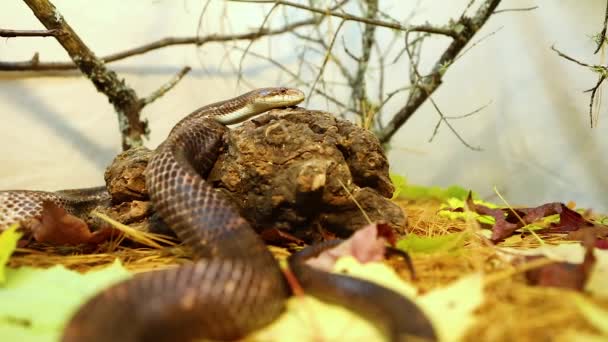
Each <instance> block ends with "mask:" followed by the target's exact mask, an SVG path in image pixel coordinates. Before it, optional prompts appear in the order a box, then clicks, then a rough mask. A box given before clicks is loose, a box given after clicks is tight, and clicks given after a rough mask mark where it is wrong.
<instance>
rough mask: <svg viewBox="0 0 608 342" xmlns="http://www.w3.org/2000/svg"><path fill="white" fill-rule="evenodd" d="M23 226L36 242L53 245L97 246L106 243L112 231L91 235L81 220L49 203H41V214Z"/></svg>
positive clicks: (110, 229) (107, 229) (100, 231)
mask: <svg viewBox="0 0 608 342" xmlns="http://www.w3.org/2000/svg"><path fill="white" fill-rule="evenodd" d="M24 225H25V226H26V228H29V229H30V230H31V232H32V234H33V236H34V239H35V240H36V241H38V242H44V243H49V244H53V245H79V244H83V243H90V244H99V243H101V242H103V241H106V240H107V239H108V238H109V237H110V236H111V235H112V234H113V231H114V230H113V229H112V228H105V229H100V230H98V231H96V232H94V233H91V231H90V230H89V227H88V226H87V224H86V223H85V222H84V221H83V220H81V219H80V218H78V217H76V216H74V215H72V214H69V213H68V212H66V211H65V209H63V208H61V207H59V206H57V205H56V204H55V203H53V202H51V201H45V202H44V203H42V214H41V215H40V217H39V218H35V219H32V220H30V221H28V222H26V223H24Z"/></svg>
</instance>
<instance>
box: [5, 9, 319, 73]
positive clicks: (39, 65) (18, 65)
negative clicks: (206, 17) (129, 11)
mask: <svg viewBox="0 0 608 342" xmlns="http://www.w3.org/2000/svg"><path fill="white" fill-rule="evenodd" d="M318 21H319V19H315V18H313V19H308V20H302V21H298V22H295V23H292V24H289V25H285V26H283V27H280V28H277V29H262V30H257V31H255V32H247V33H239V34H228V35H218V34H211V35H208V36H196V37H167V38H163V39H159V40H157V41H154V42H151V43H148V44H144V45H141V46H137V47H134V48H131V49H128V50H125V51H121V52H117V53H113V54H110V55H107V56H105V57H101V58H99V59H100V60H101V61H102V62H104V63H110V62H115V61H118V60H122V59H126V58H129V57H133V56H137V55H141V54H144V53H147V52H150V51H153V50H158V49H162V48H166V47H170V46H177V45H196V46H201V45H203V44H206V43H221V42H229V41H235V40H256V39H259V38H262V37H266V36H273V35H279V34H282V33H286V32H289V31H292V30H294V29H296V28H299V27H303V26H308V25H314V24H316V23H318ZM75 69H78V67H77V66H76V64H74V63H72V62H46V63H44V62H39V61H38V60H29V61H22V62H0V71H59V70H75Z"/></svg>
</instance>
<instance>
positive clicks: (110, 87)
mask: <svg viewBox="0 0 608 342" xmlns="http://www.w3.org/2000/svg"><path fill="white" fill-rule="evenodd" d="M23 1H24V2H25V3H26V4H27V5H28V6H29V7H30V9H31V10H32V12H33V13H34V15H35V16H36V17H37V18H38V20H39V21H40V22H41V23H42V25H44V26H45V27H46V28H47V29H48V30H59V31H61V32H63V33H64V34H61V35H57V36H55V39H57V41H58V42H59V44H61V46H63V48H64V49H65V50H66V51H67V53H68V55H69V56H70V58H71V59H72V61H73V62H74V64H75V65H76V66H77V67H78V69H80V71H82V73H84V74H85V75H86V76H87V77H88V78H89V79H90V80H91V82H93V84H94V85H95V88H97V90H98V91H99V92H101V93H103V94H105V95H106V96H107V97H108V100H109V101H110V103H111V104H112V105H113V106H114V109H115V110H116V113H117V114H118V123H119V126H120V130H121V133H122V147H123V149H128V148H131V147H135V146H140V145H143V138H142V137H143V136H145V135H147V133H148V125H147V122H146V121H142V120H141V119H140V112H141V110H142V108H143V107H144V106H145V105H146V104H147V103H149V102H146V100H143V101H142V100H140V99H139V98H138V97H137V94H136V93H135V91H134V90H133V89H131V88H130V87H129V86H127V84H126V83H125V82H124V80H121V79H119V78H118V76H117V75H116V73H114V72H113V71H111V70H108V69H107V68H106V66H105V65H104V63H103V61H101V60H100V59H98V58H97V57H96V56H95V54H94V53H93V51H91V50H90V49H89V48H88V47H87V46H86V44H85V43H84V42H83V41H82V40H81V39H80V37H78V35H77V34H76V32H74V30H73V29H72V28H71V27H70V25H69V24H68V23H67V22H66V21H65V20H64V18H63V16H62V15H61V14H60V13H59V12H58V11H57V9H56V8H55V6H53V4H52V3H51V2H49V1H48V0H23ZM33 62H35V59H33Z"/></svg>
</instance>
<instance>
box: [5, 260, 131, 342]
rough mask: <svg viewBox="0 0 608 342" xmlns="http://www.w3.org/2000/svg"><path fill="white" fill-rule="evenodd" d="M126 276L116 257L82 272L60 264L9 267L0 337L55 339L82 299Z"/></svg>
mask: <svg viewBox="0 0 608 342" xmlns="http://www.w3.org/2000/svg"><path fill="white" fill-rule="evenodd" d="M129 276H130V274H129V272H128V271H127V270H126V269H124V268H123V267H122V265H121V263H120V262H119V261H118V260H117V261H115V262H114V264H112V265H111V266H109V267H106V268H103V269H101V270H98V271H90V272H87V273H85V274H81V273H78V272H75V271H70V270H68V269H66V268H64V267H63V266H54V267H51V268H48V269H36V268H31V267H21V268H18V269H10V268H9V269H7V272H6V279H7V281H6V284H5V286H4V287H3V288H2V289H1V290H0V303H2V305H0V336H2V340H3V341H40V342H44V341H49V342H51V341H53V342H54V341H58V340H59V336H60V335H61V332H62V330H63V326H64V325H65V323H66V322H67V320H68V319H69V318H70V317H71V315H72V314H73V312H74V311H75V310H76V309H77V308H78V307H79V306H80V305H81V304H83V303H84V301H85V300H87V299H88V298H89V297H91V296H92V295H94V294H95V293H97V292H99V291H100V290H101V289H103V288H105V287H107V286H109V285H111V284H113V283H115V282H117V281H120V280H122V279H125V278H127V277H129Z"/></svg>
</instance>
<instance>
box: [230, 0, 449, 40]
mask: <svg viewBox="0 0 608 342" xmlns="http://www.w3.org/2000/svg"><path fill="white" fill-rule="evenodd" d="M228 1H232V2H249V3H269V4H274V5H275V6H276V5H284V6H289V7H294V8H299V9H303V10H306V11H309V12H313V13H317V14H321V15H329V16H332V17H338V18H341V19H343V20H346V21H357V22H361V23H365V24H371V25H375V26H380V27H386V28H390V29H394V30H399V31H404V32H405V31H411V32H427V33H432V34H439V35H444V36H449V37H452V38H457V37H458V32H456V31H455V30H453V29H451V28H443V27H436V26H432V25H412V26H404V25H401V24H399V23H395V22H387V21H382V20H376V19H369V18H365V17H358V16H356V15H352V14H348V13H343V12H337V11H333V10H331V9H329V8H328V9H322V8H316V7H312V6H307V5H303V4H299V3H295V2H291V1H284V0H228Z"/></svg>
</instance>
